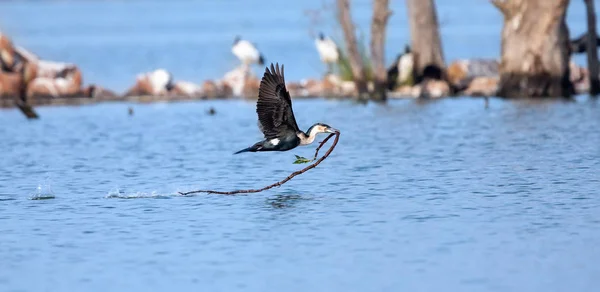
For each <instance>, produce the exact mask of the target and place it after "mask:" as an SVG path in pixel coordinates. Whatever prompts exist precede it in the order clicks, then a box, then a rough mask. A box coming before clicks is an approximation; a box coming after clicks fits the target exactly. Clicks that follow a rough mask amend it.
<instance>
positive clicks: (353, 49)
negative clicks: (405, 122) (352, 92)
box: [337, 0, 369, 100]
mask: <svg viewBox="0 0 600 292" xmlns="http://www.w3.org/2000/svg"><path fill="white" fill-rule="evenodd" d="M337 6H338V19H339V22H340V24H341V26H342V30H343V32H344V40H345V43H346V50H347V51H348V59H349V63H350V67H351V70H352V78H353V80H354V84H356V90H357V93H358V99H359V100H368V99H369V90H368V87H367V78H366V73H365V65H364V64H363V60H362V57H361V55H360V52H359V50H358V45H357V44H356V34H355V32H356V28H355V27H354V23H353V22H352V16H351V15H350V2H349V0H337Z"/></svg>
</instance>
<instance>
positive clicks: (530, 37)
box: [492, 0, 573, 97]
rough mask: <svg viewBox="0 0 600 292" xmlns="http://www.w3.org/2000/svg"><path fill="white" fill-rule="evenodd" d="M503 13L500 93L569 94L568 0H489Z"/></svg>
mask: <svg viewBox="0 0 600 292" xmlns="http://www.w3.org/2000/svg"><path fill="white" fill-rule="evenodd" d="M492 3H493V4H494V5H495V6H496V7H497V8H498V9H499V10H500V11H501V12H502V14H503V15H504V28H503V29H502V61H501V63H500V84H499V88H498V89H499V92H498V95H499V96H503V97H560V96H564V97H569V96H570V95H571V94H572V92H573V85H572V84H571V82H570V80H569V31H568V29H567V25H566V23H565V14H566V10H567V6H568V4H569V0H492Z"/></svg>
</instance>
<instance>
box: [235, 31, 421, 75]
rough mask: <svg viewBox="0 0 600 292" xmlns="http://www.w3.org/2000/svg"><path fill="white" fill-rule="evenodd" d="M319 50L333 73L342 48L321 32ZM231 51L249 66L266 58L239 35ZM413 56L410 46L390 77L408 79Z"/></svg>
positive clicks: (328, 71) (394, 64) (328, 68)
mask: <svg viewBox="0 0 600 292" xmlns="http://www.w3.org/2000/svg"><path fill="white" fill-rule="evenodd" d="M315 46H316V48H317V52H318V53H319V56H320V58H321V62H323V63H324V64H325V65H326V66H327V72H326V74H331V73H333V66H334V65H335V64H336V63H338V62H339V60H340V50H339V48H338V46H337V44H336V43H335V42H334V41H333V40H332V39H331V38H330V37H328V36H326V35H324V34H323V33H319V36H318V37H317V38H316V39H315ZM231 52H232V53H233V54H234V55H235V56H236V57H237V58H238V59H239V60H240V61H241V62H242V65H243V66H245V67H248V66H250V65H252V64H258V65H264V63H265V59H264V57H263V55H262V54H261V52H260V51H259V50H258V49H257V48H256V46H255V45H254V44H253V43H251V42H250V41H248V40H244V39H241V38H240V37H239V36H237V37H236V38H235V41H234V42H233V46H232V47H231ZM412 67H413V56H412V53H411V51H410V48H409V47H407V48H406V50H405V51H404V52H403V53H402V54H400V55H399V56H398V57H397V59H396V61H395V62H394V63H393V64H392V65H391V66H390V68H388V78H395V79H396V80H397V82H399V83H402V82H404V81H406V80H408V79H409V78H410V77H411V75H412ZM391 71H393V72H395V73H394V77H391V75H390V72H391Z"/></svg>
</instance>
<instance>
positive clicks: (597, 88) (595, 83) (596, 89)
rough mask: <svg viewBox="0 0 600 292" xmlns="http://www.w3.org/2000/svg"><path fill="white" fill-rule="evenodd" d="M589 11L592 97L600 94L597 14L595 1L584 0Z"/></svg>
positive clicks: (589, 65) (589, 56)
mask: <svg viewBox="0 0 600 292" xmlns="http://www.w3.org/2000/svg"><path fill="white" fill-rule="evenodd" d="M584 2H585V8H586V10H587V28H588V31H587V46H586V47H587V61H588V70H589V72H590V74H589V75H590V95H591V96H597V95H598V94H600V80H598V78H599V77H600V76H599V75H600V72H599V71H600V70H599V69H598V49H597V46H598V38H597V35H596V12H595V11H594V1H592V0H584Z"/></svg>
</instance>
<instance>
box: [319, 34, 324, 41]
mask: <svg viewBox="0 0 600 292" xmlns="http://www.w3.org/2000/svg"><path fill="white" fill-rule="evenodd" d="M319 39H320V40H324V39H325V35H324V34H323V32H319Z"/></svg>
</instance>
